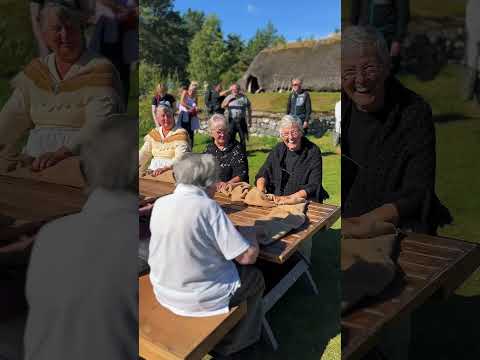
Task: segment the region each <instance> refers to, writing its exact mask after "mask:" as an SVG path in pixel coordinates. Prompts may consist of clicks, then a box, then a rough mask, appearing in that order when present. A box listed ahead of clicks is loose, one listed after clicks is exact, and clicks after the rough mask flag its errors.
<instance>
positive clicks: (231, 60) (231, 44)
mask: <svg viewBox="0 0 480 360" xmlns="http://www.w3.org/2000/svg"><path fill="white" fill-rule="evenodd" d="M225 46H226V48H227V53H228V59H227V64H226V66H227V68H230V67H232V66H233V65H234V64H236V63H237V62H238V61H239V60H240V56H241V54H242V52H243V51H244V49H245V44H244V43H243V41H242V38H241V37H240V35H238V34H228V35H227V40H225Z"/></svg>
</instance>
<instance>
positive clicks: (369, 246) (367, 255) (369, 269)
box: [341, 233, 399, 313]
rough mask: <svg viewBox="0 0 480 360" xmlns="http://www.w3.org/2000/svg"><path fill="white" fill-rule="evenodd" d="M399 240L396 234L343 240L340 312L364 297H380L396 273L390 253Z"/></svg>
mask: <svg viewBox="0 0 480 360" xmlns="http://www.w3.org/2000/svg"><path fill="white" fill-rule="evenodd" d="M398 239H399V236H398V235H397V234H396V233H391V234H384V235H380V236H374V237H370V238H352V237H343V238H342V240H341V271H342V275H341V276H342V302H341V308H342V313H343V312H345V311H347V310H349V309H350V308H351V307H352V306H354V305H355V304H357V303H358V302H359V301H360V300H362V299H364V298H365V297H371V296H376V295H378V294H380V293H381V292H382V291H383V290H384V289H385V287H386V286H387V285H389V284H390V283H391V282H392V280H393V279H394V278H395V274H396V271H397V265H396V264H395V262H394V261H393V259H392V254H393V253H394V249H395V247H396V245H397V242H398Z"/></svg>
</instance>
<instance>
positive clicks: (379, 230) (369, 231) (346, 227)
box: [342, 215, 396, 238]
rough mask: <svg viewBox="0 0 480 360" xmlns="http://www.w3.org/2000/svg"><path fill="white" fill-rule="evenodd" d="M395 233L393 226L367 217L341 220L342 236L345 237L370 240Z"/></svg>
mask: <svg viewBox="0 0 480 360" xmlns="http://www.w3.org/2000/svg"><path fill="white" fill-rule="evenodd" d="M395 232H396V228H395V225H393V224H391V223H389V222H385V221H381V220H380V221H379V220H377V219H375V217H371V216H368V215H361V216H358V217H351V218H345V219H342V235H343V236H347V237H354V238H370V237H375V236H381V235H386V234H394V233H395Z"/></svg>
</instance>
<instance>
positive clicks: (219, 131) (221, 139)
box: [212, 125, 228, 147]
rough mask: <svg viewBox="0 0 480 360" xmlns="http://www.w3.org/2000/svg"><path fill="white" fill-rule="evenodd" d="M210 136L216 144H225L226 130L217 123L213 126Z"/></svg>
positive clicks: (226, 141)
mask: <svg viewBox="0 0 480 360" xmlns="http://www.w3.org/2000/svg"><path fill="white" fill-rule="evenodd" d="M212 137H213V140H214V141H215V144H216V145H217V146H221V147H223V146H225V145H226V144H227V143H228V131H227V128H226V127H224V126H222V125H219V126H216V127H215V128H213V130H212Z"/></svg>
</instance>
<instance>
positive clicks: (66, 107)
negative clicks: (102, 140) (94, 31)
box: [0, 3, 123, 170]
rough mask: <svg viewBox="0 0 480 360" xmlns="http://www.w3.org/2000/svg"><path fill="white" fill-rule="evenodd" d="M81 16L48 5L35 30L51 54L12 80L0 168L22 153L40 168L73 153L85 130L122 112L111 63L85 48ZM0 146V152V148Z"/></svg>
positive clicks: (2, 123)
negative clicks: (23, 140)
mask: <svg viewBox="0 0 480 360" xmlns="http://www.w3.org/2000/svg"><path fill="white" fill-rule="evenodd" d="M81 19H82V17H81V16H79V14H78V11H76V10H75V9H73V8H71V7H69V6H67V5H61V4H59V3H47V4H46V5H45V6H44V7H43V9H42V11H41V14H40V26H41V31H42V35H43V37H44V39H45V42H46V44H47V45H48V47H49V48H50V49H51V50H52V53H51V54H49V55H47V56H45V57H43V58H39V59H34V60H33V61H32V62H31V63H30V64H29V65H27V66H26V68H25V69H24V70H23V71H22V72H21V73H20V74H19V75H18V76H17V77H16V78H15V80H14V81H13V82H12V85H13V87H14V91H13V94H12V96H11V97H10V99H9V100H8V101H7V103H6V104H5V106H4V107H3V109H2V111H1V112H0V168H3V169H5V168H9V167H11V166H14V165H15V164H16V163H17V162H18V160H19V159H20V158H21V156H20V152H21V149H20V148H21V144H22V139H24V137H25V136H27V137H28V138H27V142H26V145H25V147H24V149H23V154H24V155H26V156H27V157H28V158H29V159H31V158H35V160H34V161H33V163H32V169H33V170H42V169H44V168H45V167H48V166H52V165H54V164H55V163H57V162H58V161H61V160H63V159H65V158H66V157H69V156H71V155H72V154H74V153H76V152H78V144H79V143H80V141H81V138H82V136H83V134H84V133H86V132H88V129H89V128H90V127H94V126H96V125H98V124H99V123H101V122H102V121H103V120H104V119H105V118H106V117H107V116H108V115H109V114H112V113H115V112H119V111H123V104H122V100H121V85H120V80H119V79H118V76H117V73H116V71H115V69H114V67H113V65H112V64H111V63H110V62H109V61H108V60H106V59H105V58H102V57H99V56H97V55H94V54H93V53H90V52H89V51H87V50H86V48H85V40H84V38H83V31H82V29H83V23H82V22H81ZM2 147H3V150H1V149H2Z"/></svg>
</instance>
